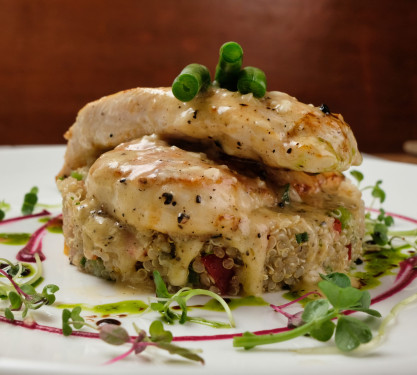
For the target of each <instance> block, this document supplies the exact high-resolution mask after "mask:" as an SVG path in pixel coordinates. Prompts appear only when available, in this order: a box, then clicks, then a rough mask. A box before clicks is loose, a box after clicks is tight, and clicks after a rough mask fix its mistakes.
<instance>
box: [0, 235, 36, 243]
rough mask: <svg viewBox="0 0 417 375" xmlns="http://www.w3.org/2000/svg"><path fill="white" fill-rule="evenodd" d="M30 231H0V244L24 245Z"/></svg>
mask: <svg viewBox="0 0 417 375" xmlns="http://www.w3.org/2000/svg"><path fill="white" fill-rule="evenodd" d="M29 238H30V233H0V244H4V245H26V243H27V242H28V241H29Z"/></svg>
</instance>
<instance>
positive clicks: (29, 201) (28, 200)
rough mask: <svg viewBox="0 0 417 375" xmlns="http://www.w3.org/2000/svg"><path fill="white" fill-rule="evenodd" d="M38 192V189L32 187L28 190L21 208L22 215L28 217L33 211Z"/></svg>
mask: <svg viewBox="0 0 417 375" xmlns="http://www.w3.org/2000/svg"><path fill="white" fill-rule="evenodd" d="M38 191H39V190H38V188H37V187H36V186H34V187H33V188H32V189H30V191H29V193H26V194H25V197H24V199H23V204H22V208H21V211H22V214H23V215H30V214H31V213H32V212H33V210H34V209H35V206H36V203H37V202H38Z"/></svg>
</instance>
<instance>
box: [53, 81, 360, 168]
mask: <svg viewBox="0 0 417 375" xmlns="http://www.w3.org/2000/svg"><path fill="white" fill-rule="evenodd" d="M150 134H158V135H160V136H163V137H165V138H168V139H183V140H184V139H185V140H194V141H199V142H203V143H214V144H215V145H216V147H218V148H220V149H221V150H222V152H224V153H226V154H228V155H232V156H235V157H239V158H245V159H251V160H256V161H259V162H261V163H263V164H265V165H267V166H271V167H278V168H288V169H291V170H295V171H304V172H312V173H321V172H328V171H343V170H346V169H347V168H348V167H349V166H350V165H358V164H360V163H361V155H360V153H359V151H358V149H357V144H356V140H355V138H354V136H353V134H352V131H351V129H350V127H349V126H348V125H347V124H346V122H345V121H344V120H343V118H342V116H341V115H336V114H331V113H327V114H326V113H324V112H323V111H321V110H320V109H319V108H317V107H314V106H312V105H306V104H303V103H301V102H299V101H297V100H296V99H295V98H293V97H291V96H289V95H287V94H285V93H282V92H277V91H274V92H268V93H267V94H266V96H265V97H264V98H261V99H257V98H254V97H253V96H252V95H251V94H248V95H241V94H240V93H238V92H231V91H227V90H225V89H219V88H211V89H209V90H208V91H207V92H205V93H201V94H199V95H197V96H196V97H195V98H194V99H193V100H191V101H190V102H187V103H182V102H180V101H179V100H177V99H176V98H175V97H174V96H173V95H172V92H171V88H136V89H132V90H127V91H122V92H119V93H117V94H114V95H110V96H107V97H104V98H102V99H99V100H97V101H95V102H92V103H90V104H88V105H86V106H85V107H84V108H83V109H82V110H81V111H80V112H79V114H78V116H77V120H76V122H75V124H74V125H73V126H72V127H71V128H70V129H69V131H68V132H67V133H66V135H65V136H66V138H67V139H68V148H67V152H66V156H65V165H64V167H63V169H62V170H61V173H60V175H61V176H62V175H69V174H70V173H71V171H72V170H74V169H77V168H80V167H83V166H87V167H89V166H91V164H92V163H93V162H94V161H95V160H96V159H97V157H98V156H99V155H100V154H102V153H103V152H105V151H108V150H111V149H113V148H114V147H115V146H117V145H119V144H120V143H122V142H126V141H129V140H133V139H135V138H140V137H142V136H144V135H150Z"/></svg>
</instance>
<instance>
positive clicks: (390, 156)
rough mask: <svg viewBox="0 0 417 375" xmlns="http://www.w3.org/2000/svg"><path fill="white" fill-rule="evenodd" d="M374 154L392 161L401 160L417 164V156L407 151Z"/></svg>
mask: <svg viewBox="0 0 417 375" xmlns="http://www.w3.org/2000/svg"><path fill="white" fill-rule="evenodd" d="M372 155H373V156H376V157H379V158H382V159H387V160H392V161H400V162H403V163H411V164H417V156H413V155H410V154H405V153H389V154H385V153H384V154H372Z"/></svg>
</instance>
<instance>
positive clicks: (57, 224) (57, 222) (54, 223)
mask: <svg viewBox="0 0 417 375" xmlns="http://www.w3.org/2000/svg"><path fill="white" fill-rule="evenodd" d="M38 221H39V222H40V223H48V225H47V226H46V230H47V231H48V232H50V233H62V219H61V218H54V219H51V218H50V217H48V216H47V217H42V218H40V219H38Z"/></svg>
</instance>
